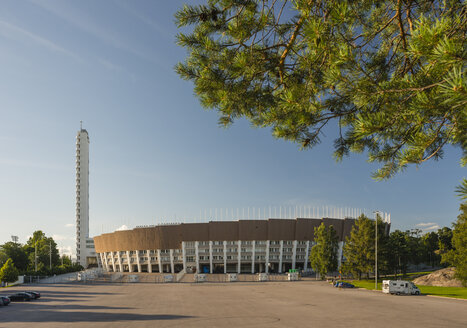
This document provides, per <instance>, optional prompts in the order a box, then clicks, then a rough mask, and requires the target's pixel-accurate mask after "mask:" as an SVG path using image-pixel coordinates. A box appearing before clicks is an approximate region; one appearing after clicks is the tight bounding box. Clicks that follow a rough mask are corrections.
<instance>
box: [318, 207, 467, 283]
mask: <svg viewBox="0 0 467 328" xmlns="http://www.w3.org/2000/svg"><path fill="white" fill-rule="evenodd" d="M377 220H378V227H377V247H378V254H377V255H378V272H379V273H380V274H384V275H388V274H394V275H396V274H400V273H402V274H406V273H407V270H408V267H409V265H414V266H418V265H419V264H421V263H424V264H428V265H431V266H432V267H437V266H440V265H442V266H446V265H453V266H455V267H456V276H457V278H458V279H460V280H461V281H462V282H463V283H464V284H465V283H467V245H466V240H467V203H464V204H462V205H461V214H460V215H459V217H458V219H457V222H456V223H454V229H453V230H451V229H450V228H448V227H444V228H442V229H439V230H438V231H436V232H435V231H432V232H428V233H425V234H422V231H421V230H419V229H414V230H410V231H400V230H395V231H394V232H392V233H390V234H388V233H387V230H386V229H387V225H386V224H385V223H384V222H383V221H382V220H381V218H379V217H378V218H377ZM375 237H376V227H375V220H370V219H368V218H367V217H366V216H364V215H362V216H360V217H359V218H358V219H357V220H356V222H355V225H354V227H353V228H352V230H351V233H350V236H348V237H347V238H346V240H345V243H344V248H343V262H342V266H341V269H340V270H341V272H342V273H345V274H351V275H352V276H353V277H355V278H358V279H361V277H362V275H364V274H366V275H367V277H368V276H369V275H370V273H373V272H374V268H375V255H376V254H375ZM315 242H316V244H315V245H314V246H313V248H312V250H311V256H310V264H311V266H312V268H313V269H314V270H315V271H316V272H318V273H319V274H320V275H321V277H324V276H325V275H326V274H327V273H329V272H335V271H336V270H337V268H338V255H337V253H338V237H337V234H336V231H335V230H334V228H333V227H332V226H329V227H326V226H325V225H324V224H321V226H319V227H317V228H315Z"/></svg>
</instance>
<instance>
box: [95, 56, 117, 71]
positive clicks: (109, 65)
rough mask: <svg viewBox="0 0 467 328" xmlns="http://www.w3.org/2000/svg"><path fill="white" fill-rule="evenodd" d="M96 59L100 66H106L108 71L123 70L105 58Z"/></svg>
mask: <svg viewBox="0 0 467 328" xmlns="http://www.w3.org/2000/svg"><path fill="white" fill-rule="evenodd" d="M98 61H99V63H100V64H101V65H102V66H104V67H105V68H107V69H108V70H109V71H114V72H121V71H122V70H123V69H122V68H121V67H120V66H118V65H116V64H114V63H111V62H109V61H108V60H106V59H102V58H99V59H98Z"/></svg>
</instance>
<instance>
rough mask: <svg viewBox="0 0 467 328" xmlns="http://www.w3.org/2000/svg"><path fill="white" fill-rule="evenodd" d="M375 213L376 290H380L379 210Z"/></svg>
mask: <svg viewBox="0 0 467 328" xmlns="http://www.w3.org/2000/svg"><path fill="white" fill-rule="evenodd" d="M373 213H374V214H375V290H378V215H379V211H374V212H373Z"/></svg>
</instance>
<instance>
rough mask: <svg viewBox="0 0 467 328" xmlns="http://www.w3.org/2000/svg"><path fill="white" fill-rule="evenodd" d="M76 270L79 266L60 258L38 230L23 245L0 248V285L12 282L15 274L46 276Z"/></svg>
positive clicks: (51, 242) (69, 260)
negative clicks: (0, 283) (2, 282)
mask: <svg viewBox="0 0 467 328" xmlns="http://www.w3.org/2000/svg"><path fill="white" fill-rule="evenodd" d="M36 261H37V270H36ZM80 270H83V267H82V266H81V265H80V264H79V263H73V262H72V260H71V257H70V256H67V255H62V256H60V254H59V252H58V249H57V243H56V242H55V241H54V239H53V238H52V237H47V236H46V234H45V233H44V232H42V231H41V230H37V231H34V233H33V235H32V236H31V237H30V238H29V239H28V241H27V242H26V243H25V244H21V243H17V242H13V241H9V242H6V243H4V244H2V245H0V282H1V281H4V282H7V283H8V282H15V281H16V280H17V279H18V276H19V275H30V276H36V275H39V276H49V275H54V274H63V273H68V272H75V271H80Z"/></svg>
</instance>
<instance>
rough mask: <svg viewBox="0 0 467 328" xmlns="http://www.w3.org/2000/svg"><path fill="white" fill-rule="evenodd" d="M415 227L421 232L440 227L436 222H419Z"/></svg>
mask: <svg viewBox="0 0 467 328" xmlns="http://www.w3.org/2000/svg"><path fill="white" fill-rule="evenodd" d="M415 227H416V228H419V229H421V230H422V231H423V232H429V231H433V230H438V229H440V226H439V225H438V224H437V223H436V222H420V223H417V224H416V225H415Z"/></svg>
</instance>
